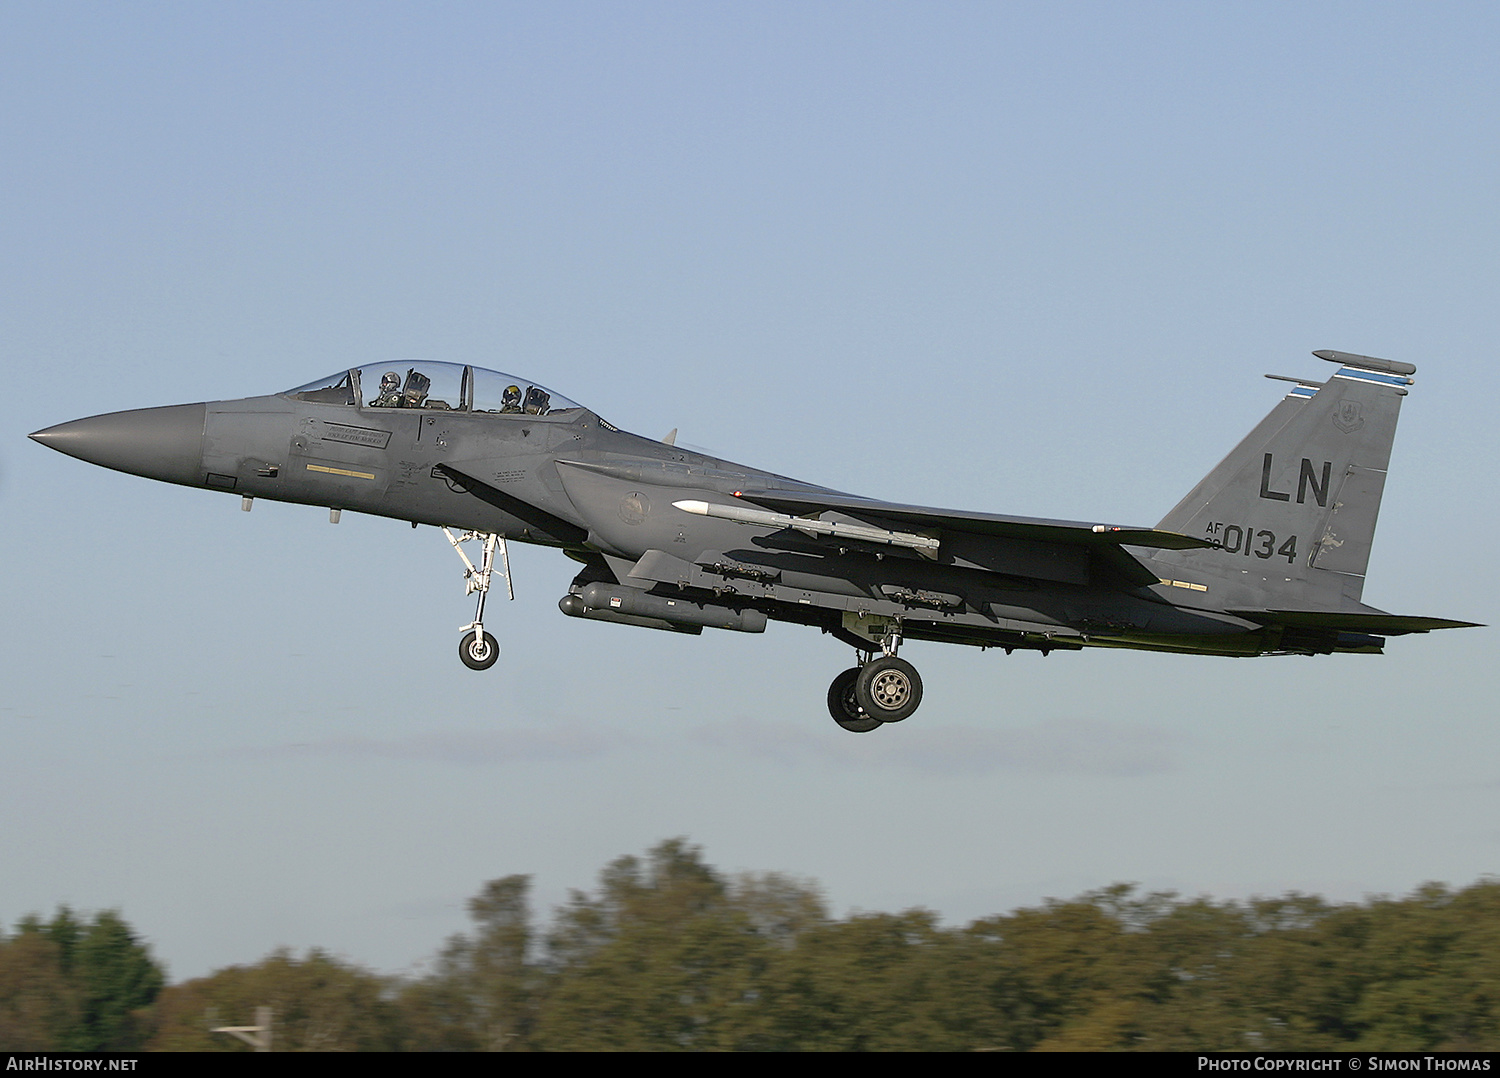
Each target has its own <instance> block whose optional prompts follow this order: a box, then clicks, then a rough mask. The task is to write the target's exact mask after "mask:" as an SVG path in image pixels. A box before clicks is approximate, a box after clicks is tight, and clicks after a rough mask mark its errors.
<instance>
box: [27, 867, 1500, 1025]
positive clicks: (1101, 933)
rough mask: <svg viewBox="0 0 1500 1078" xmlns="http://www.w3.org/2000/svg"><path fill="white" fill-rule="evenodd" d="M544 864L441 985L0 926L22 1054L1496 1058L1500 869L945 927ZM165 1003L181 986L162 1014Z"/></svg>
mask: <svg viewBox="0 0 1500 1078" xmlns="http://www.w3.org/2000/svg"><path fill="white" fill-rule="evenodd" d="M529 893H530V880H529V879H528V878H527V877H525V876H506V877H503V878H501V879H497V880H494V881H491V882H490V883H488V884H486V885H485V886H484V888H483V889H482V890H481V891H480V893H479V894H478V895H476V896H475V897H474V898H473V899H471V900H470V902H469V915H470V917H471V919H472V921H473V929H472V931H471V932H470V933H469V934H464V935H458V936H455V937H453V938H452V939H450V940H449V941H448V942H447V944H446V945H445V946H444V947H443V949H442V951H441V952H440V953H439V955H438V956H437V959H436V961H435V963H434V966H433V971H432V973H431V974H430V975H428V976H427V977H425V978H423V979H421V980H416V981H402V980H399V979H395V978H385V977H380V976H377V975H375V974H371V973H368V972H366V971H364V970H361V969H359V968H358V967H356V966H353V965H351V964H349V963H347V962H343V961H340V960H338V959H335V958H331V957H329V956H328V955H326V954H323V953H321V952H318V951H313V952H310V953H309V954H308V955H307V956H306V957H305V958H303V959H300V960H299V959H297V958H295V957H293V956H291V955H289V954H286V953H285V952H278V953H276V954H273V955H271V956H270V957H269V958H267V959H265V960H264V961H262V962H261V963H259V964H258V965H256V966H250V967H234V968H231V969H226V970H220V971H218V972H217V973H215V974H213V975H212V976H210V977H205V978H201V979H198V980H195V981H190V982H187V983H186V984H182V985H176V986H174V987H172V988H170V989H167V990H166V991H165V992H162V993H160V996H159V998H158V990H159V987H160V984H161V972H160V969H159V968H158V967H157V966H156V965H155V963H154V962H152V961H151V959H150V956H149V954H148V953H147V952H146V949H145V948H144V947H143V946H142V945H141V944H139V943H138V942H136V940H135V939H134V937H133V936H132V934H131V933H130V930H129V928H128V927H127V926H126V925H125V923H124V922H123V921H122V920H121V919H120V917H119V915H118V914H115V913H104V914H100V915H98V916H97V917H95V918H94V919H93V920H92V921H88V922H85V921H81V920H79V919H78V918H76V917H74V915H73V914H72V913H71V912H70V911H68V910H66V909H62V910H59V911H58V913H57V915H56V916H55V917H54V918H53V919H52V920H51V921H50V922H46V923H43V922H41V921H40V920H38V919H37V918H30V919H28V920H27V921H24V922H22V924H21V925H19V926H18V928H17V933H16V934H15V935H14V936H12V937H10V938H9V939H4V940H0V1048H8V1049H12V1050H38V1049H47V1048H83V1049H88V1048H101V1047H127V1048H128V1047H132V1046H137V1045H139V1044H140V1042H141V1039H142V1038H143V1036H144V1035H145V1031H146V1029H147V1025H148V1024H147V1023H146V1022H145V1021H144V1019H145V1018H147V1017H149V1018H150V1022H151V1023H152V1024H154V1027H155V1030H156V1032H155V1035H154V1037H153V1038H152V1039H151V1041H150V1042H149V1044H148V1047H150V1048H158V1049H195V1050H200V1051H221V1052H222V1051H247V1050H248V1048H247V1047H246V1046H245V1045H243V1044H241V1043H240V1042H238V1041H235V1040H232V1039H230V1038H229V1037H227V1036H225V1035H223V1034H214V1033H211V1032H209V1029H210V1027H211V1026H214V1025H243V1024H249V1023H250V1022H251V1021H252V1019H253V1016H254V1014H255V1009H256V1008H257V1007H261V1006H269V1007H271V1008H272V1010H273V1013H274V1025H275V1048H276V1050H280V1051H289V1050H306V1051H315V1050H329V1051H333V1050H341V1051H356V1050H372V1049H374V1050H398V1049H414V1050H425V1051H444V1050H446V1051H528V1050H531V1051H535V1050H554V1051H556V1050H579V1049H592V1050H606V1051H608V1050H633V1051H664V1050H688V1051H756V1050H766V1051H790V1050H814V1051H900V1050H919V1051H921V1050H943V1051H996V1050H1010V1051H1026V1050H1031V1051H1048V1050H1074V1051H1077V1050H1113V1051H1118V1050H1129V1049H1146V1050H1157V1051H1254V1050H1277V1049H1289V1050H1345V1051H1347V1050H1354V1051H1392V1050H1405V1051H1443V1050H1464V1051H1493V1050H1495V1049H1496V1048H1497V1047H1500V882H1496V881H1484V882H1481V883H1477V884H1474V885H1473V886H1471V887H1468V888H1466V889H1464V890H1462V891H1456V892H1455V891H1450V890H1448V889H1446V888H1444V887H1441V886H1439V885H1435V884H1431V885H1428V886H1426V887H1423V888H1421V889H1420V890H1418V891H1417V892H1416V893H1415V894H1413V895H1411V896H1410V897H1408V898H1405V899H1400V900H1396V899H1389V898H1379V899H1371V900H1368V901H1366V902H1364V903H1362V904H1358V905H1355V904H1348V905H1340V904H1333V903H1329V902H1326V901H1324V900H1323V899H1320V898H1317V897H1315V896H1309V895H1299V894H1289V895H1285V896H1283V897H1280V898H1272V899H1256V900H1253V901H1250V902H1214V901H1211V900H1209V899H1204V898H1198V899H1182V898H1179V897H1177V896H1175V895H1172V894H1144V895H1142V894H1138V893H1137V892H1136V891H1135V890H1134V889H1133V888H1131V887H1129V886H1126V885H1117V886H1114V887H1109V888H1106V889H1104V890H1100V891H1095V892H1092V893H1089V894H1085V895H1082V896H1080V897H1078V898H1076V899H1072V900H1070V901H1058V900H1049V901H1048V902H1046V903H1044V904H1043V905H1041V906H1038V907H1035V908H1030V909H1019V910H1015V911H1012V912H1011V913H1008V914H1003V915H997V916H994V917H986V918H983V919H981V920H978V921H975V922H973V923H972V924H970V925H968V926H966V927H945V926H943V925H942V924H941V923H940V922H939V921H938V918H937V917H936V915H934V914H933V913H931V912H929V911H926V910H921V909H913V910H906V911H904V912H901V913H860V914H854V915H851V916H849V917H847V918H845V919H843V920H836V919H833V918H830V917H829V916H828V914H827V911H826V909H825V907H824V905H823V902H822V900H821V898H820V897H819V895H818V893H817V891H816V889H815V888H814V887H813V886H812V885H810V884H808V883H806V882H803V881H798V880H793V879H789V878H787V877H784V876H777V875H758V876H743V877H734V878H731V877H725V876H723V875H721V874H720V873H719V872H717V871H716V870H715V869H714V868H713V867H712V866H710V865H708V864H707V863H706V862H705V861H704V860H703V855H702V851H701V850H699V849H698V848H697V847H696V846H693V845H690V844H689V843H687V842H686V841H685V840H682V839H673V840H670V841H668V842H663V843H661V844H660V845H658V846H657V847H655V848H654V849H652V850H650V851H648V852H647V853H646V854H645V855H644V856H643V857H622V858H619V859H618V860H616V861H613V862H611V863H610V864H609V865H608V866H606V867H605V869H604V870H603V871H602V872H601V873H600V875H599V880H598V885H597V887H596V888H595V889H594V890H593V891H590V892H582V891H575V892H573V893H572V894H571V896H570V898H569V900H568V902H567V903H566V904H565V905H564V906H563V907H562V908H560V909H558V910H556V911H554V915H553V918H552V921H551V924H550V927H548V928H547V929H546V930H538V929H536V928H535V927H534V926H533V924H532V919H531V910H530V906H529ZM152 999H156V1003H155V1007H154V1008H153V1009H152V1010H151V1011H149V1012H147V1011H143V1010H142V1008H144V1007H146V1006H147V1005H148V1004H149V1003H150V1002H151V1000H152Z"/></svg>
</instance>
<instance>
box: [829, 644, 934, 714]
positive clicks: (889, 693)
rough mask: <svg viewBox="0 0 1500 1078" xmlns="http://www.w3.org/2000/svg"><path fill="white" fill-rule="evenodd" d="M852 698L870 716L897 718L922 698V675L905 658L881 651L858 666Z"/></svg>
mask: <svg viewBox="0 0 1500 1078" xmlns="http://www.w3.org/2000/svg"><path fill="white" fill-rule="evenodd" d="M839 676H840V677H842V676H843V675H842V674H840V675H839ZM854 701H855V703H856V704H858V705H859V708H860V710H861V711H862V712H863V713H864V714H866V715H869V716H871V717H872V718H876V719H879V720H880V721H881V722H900V721H901V720H902V719H905V718H909V717H910V716H911V714H912V713H913V712H914V711H916V710H917V705H918V704H920V703H921V702H922V678H921V677H920V675H918V674H917V668H916V667H915V666H913V665H912V664H911V663H909V662H907V661H906V660H905V659H898V658H896V657H895V656H894V655H882V656H881V657H880V658H878V659H871V660H870V661H869V662H867V663H865V665H864V666H863V667H862V668H861V669H860V671H859V676H858V677H857V678H855V681H854Z"/></svg>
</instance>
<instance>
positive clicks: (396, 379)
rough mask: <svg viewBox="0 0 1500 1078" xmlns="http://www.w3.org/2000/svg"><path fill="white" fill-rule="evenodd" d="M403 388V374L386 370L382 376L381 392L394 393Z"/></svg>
mask: <svg viewBox="0 0 1500 1078" xmlns="http://www.w3.org/2000/svg"><path fill="white" fill-rule="evenodd" d="M400 388H401V376H400V375H399V374H397V373H396V372H395V371H386V372H385V373H384V374H382V375H381V376H380V392H382V393H394V392H396V390H398V389H400Z"/></svg>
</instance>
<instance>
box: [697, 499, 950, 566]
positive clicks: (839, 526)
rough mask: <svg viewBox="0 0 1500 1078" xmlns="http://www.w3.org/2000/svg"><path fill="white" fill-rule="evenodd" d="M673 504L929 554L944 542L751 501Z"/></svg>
mask: <svg viewBox="0 0 1500 1078" xmlns="http://www.w3.org/2000/svg"><path fill="white" fill-rule="evenodd" d="M672 505H673V506H675V507H676V508H678V509H681V510H682V511H683V512H684V513H693V514H695V515H697V516H700V517H718V518H719V519H721V520H732V521H734V522H735V523H736V524H751V525H757V526H760V527H767V528H795V529H796V530H797V531H799V532H802V533H803V534H804V535H834V536H838V537H839V538H842V539H858V540H862V541H864V542H866V543H882V544H884V545H886V546H900V547H907V548H908V549H910V550H916V551H919V552H921V553H924V554H926V555H928V556H929V557H931V556H932V552H933V551H936V550H937V548H938V547H939V545H941V544H940V543H939V542H938V540H937V538H936V537H935V536H931V535H918V534H916V533H915V532H893V531H888V530H886V529H885V528H874V527H871V526H870V525H868V524H849V523H845V522H843V521H838V520H818V519H816V518H813V517H794V516H791V515H790V514H788V513H773V512H771V510H769V509H752V508H750V507H749V506H748V505H722V504H720V503H719V502H703V501H695V500H693V499H684V500H683V501H680V502H673V503H672Z"/></svg>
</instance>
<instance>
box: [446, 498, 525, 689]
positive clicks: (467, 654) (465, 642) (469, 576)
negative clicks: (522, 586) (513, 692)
mask: <svg viewBox="0 0 1500 1078" xmlns="http://www.w3.org/2000/svg"><path fill="white" fill-rule="evenodd" d="M443 534H444V535H446V536H447V537H448V542H450V543H452V544H453V549H454V551H455V552H457V554H458V556H459V557H460V558H462V559H463V562H464V594H465V595H473V594H474V593H475V592H478V593H479V605H478V606H477V607H476V608H475V610H474V620H473V621H472V622H470V623H469V624H468V625H465V626H464V627H463V629H461V630H460V631H461V632H462V633H463V634H464V637H463V639H462V640H460V641H459V642H458V657H459V658H460V659H462V660H463V663H464V665H465V666H467V667H468V668H469V669H470V670H488V669H489V668H490V667H492V666H494V665H495V662H496V660H498V659H499V658H500V645H499V644H498V643H496V641H495V638H494V637H493V636H491V635H490V634H489V633H487V632H485V631H484V600H485V597H486V596H487V595H488V594H489V591H490V576H491V574H492V573H493V572H494V571H495V551H496V550H498V551H500V573H501V575H502V576H504V577H505V591H506V594H507V596H508V597H509V598H511V599H514V598H515V597H516V589H515V588H514V587H513V586H512V585H511V582H510V552H509V551H507V550H506V548H505V536H503V535H499V534H497V533H495V532H464V533H463V534H462V535H460V536H455V535H454V534H453V533H452V532H451V531H449V530H448V529H447V528H444V529H443ZM470 540H473V541H475V542H480V543H482V544H483V546H482V548H481V550H482V553H481V555H480V559H479V565H478V566H477V567H476V566H475V564H474V563H473V562H472V561H470V560H469V556H468V555H467V554H465V553H464V548H463V547H462V546H460V545H459V544H461V543H467V542H469V541H470Z"/></svg>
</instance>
